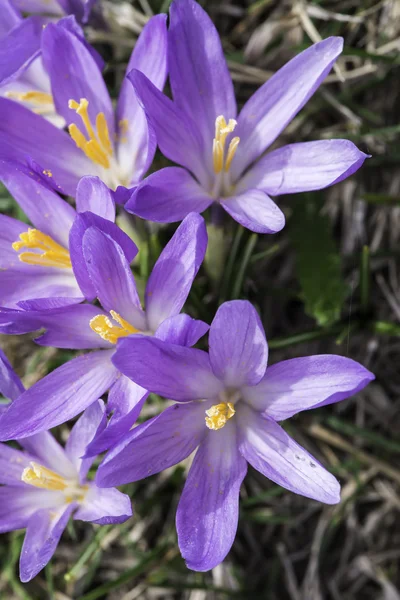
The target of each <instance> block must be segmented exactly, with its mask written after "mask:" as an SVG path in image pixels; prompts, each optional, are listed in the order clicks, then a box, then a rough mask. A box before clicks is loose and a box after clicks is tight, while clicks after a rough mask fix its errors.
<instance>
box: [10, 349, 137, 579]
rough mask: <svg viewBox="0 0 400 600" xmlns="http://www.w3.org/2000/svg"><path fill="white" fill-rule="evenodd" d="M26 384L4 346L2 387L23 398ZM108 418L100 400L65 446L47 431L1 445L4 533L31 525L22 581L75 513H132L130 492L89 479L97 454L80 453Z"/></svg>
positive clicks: (106, 517)
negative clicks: (13, 445)
mask: <svg viewBox="0 0 400 600" xmlns="http://www.w3.org/2000/svg"><path fill="white" fill-rule="evenodd" d="M23 389H24V388H23V385H22V383H21V381H20V379H19V378H18V377H17V375H16V374H15V373H14V371H13V370H12V368H11V365H10V363H9V362H8V360H7V358H6V357H5V355H4V354H3V353H2V352H1V351H0V391H1V392H2V393H3V394H4V395H6V396H8V398H9V399H10V400H12V401H18V400H17V398H18V397H19V395H20V394H21V392H22V391H23ZM104 420H105V414H104V404H103V402H101V400H98V401H97V402H95V403H94V404H93V405H92V406H91V407H90V408H88V409H87V410H86V411H85V412H84V414H83V415H82V417H81V418H80V419H79V420H78V421H77V423H76V424H75V425H74V427H73V428H72V430H71V433H70V435H69V438H68V441H67V443H66V446H65V449H64V448H62V447H61V446H60V445H59V444H58V442H57V441H56V440H55V439H54V437H53V436H52V435H51V433H49V432H48V431H44V432H42V433H39V434H37V435H33V436H31V437H27V438H25V439H24V440H21V442H20V445H21V446H22V447H23V451H21V450H16V449H14V448H11V447H10V446H7V445H6V444H0V484H2V485H1V486H0V533H5V532H7V531H14V530H15V529H22V528H25V527H26V535H25V540H24V544H23V546H22V552H21V560H20V577H21V581H23V582H26V581H30V580H31V579H32V578H33V577H35V575H37V574H38V573H39V571H41V570H42V569H43V567H45V566H46V564H47V563H48V562H49V560H50V559H51V557H52V556H53V554H54V552H55V550H56V548H57V544H58V542H59V540H60V537H61V535H62V533H63V531H64V529H65V527H66V526H67V523H68V520H69V518H70V517H71V516H73V519H74V520H80V521H90V522H92V523H96V524H99V525H107V524H111V523H123V522H124V521H126V520H127V519H129V517H131V516H132V506H131V501H130V499H129V497H128V496H127V495H126V494H122V493H121V492H119V491H118V490H116V489H113V488H111V489H108V490H104V489H101V488H99V487H98V486H97V485H96V484H95V483H94V482H92V481H88V480H87V474H88V471H89V469H90V467H91V465H92V463H93V459H82V458H81V457H82V456H83V455H84V454H85V450H86V447H87V446H88V444H89V443H90V442H91V440H92V439H93V436H94V434H95V433H96V431H97V430H98V429H99V427H101V425H102V423H103V424H104Z"/></svg>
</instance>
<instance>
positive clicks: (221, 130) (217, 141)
mask: <svg viewBox="0 0 400 600" xmlns="http://www.w3.org/2000/svg"><path fill="white" fill-rule="evenodd" d="M236 125H237V122H236V121H235V119H229V121H228V123H227V122H226V120H225V117H224V116H222V115H220V116H219V117H217V118H216V119H215V137H214V140H213V166H214V172H215V173H216V174H218V173H220V172H221V171H222V170H225V171H229V169H230V166H231V163H232V160H233V157H234V156H235V153H236V150H237V147H238V145H239V142H240V138H238V137H235V138H233V139H232V140H231V142H230V144H229V146H228V152H227V155H226V157H225V144H226V138H227V136H228V135H229V134H230V133H232V132H233V131H234V130H235V127H236Z"/></svg>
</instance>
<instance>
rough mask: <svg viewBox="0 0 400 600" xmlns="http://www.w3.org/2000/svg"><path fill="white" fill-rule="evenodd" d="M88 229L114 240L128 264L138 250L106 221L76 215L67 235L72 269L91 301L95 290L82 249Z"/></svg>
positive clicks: (91, 215)
mask: <svg viewBox="0 0 400 600" xmlns="http://www.w3.org/2000/svg"><path fill="white" fill-rule="evenodd" d="M89 227H96V228H97V229H99V230H100V231H103V232H104V233H106V234H107V235H108V236H109V237H111V238H112V239H113V240H115V242H117V244H118V245H119V246H120V247H121V248H122V250H123V252H124V254H125V256H126V259H127V260H128V262H131V261H132V260H133V259H134V258H135V256H136V254H137V252H138V249H137V247H136V245H135V244H134V242H133V241H132V240H131V238H130V237H129V236H127V235H126V233H124V232H123V231H122V229H120V228H119V227H118V226H117V225H115V223H112V222H111V221H109V220H108V219H104V218H103V217H100V216H99V215H95V214H94V213H91V212H83V213H78V214H77V215H76V217H75V221H74V224H73V225H72V227H71V231H70V234H69V247H70V256H71V262H72V268H73V270H74V274H75V277H76V280H77V281H78V283H79V286H80V288H81V290H82V292H83V293H84V294H85V296H86V299H87V300H89V301H92V300H94V299H95V298H96V290H95V288H94V286H93V283H92V281H91V279H90V276H89V273H88V269H87V263H86V260H85V257H84V255H83V248H82V243H83V236H84V235H85V233H86V230H87V229H88V228H89Z"/></svg>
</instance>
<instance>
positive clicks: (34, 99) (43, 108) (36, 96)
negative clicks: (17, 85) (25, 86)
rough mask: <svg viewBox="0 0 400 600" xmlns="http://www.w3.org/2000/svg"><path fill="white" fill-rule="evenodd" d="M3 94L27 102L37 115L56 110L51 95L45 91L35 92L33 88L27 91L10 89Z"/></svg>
mask: <svg viewBox="0 0 400 600" xmlns="http://www.w3.org/2000/svg"><path fill="white" fill-rule="evenodd" d="M5 96H6V98H11V100H18V101H19V102H28V103H29V104H31V106H32V108H31V110H32V112H34V113H36V114H37V115H47V114H52V113H55V112H56V109H55V106H54V102H53V96H52V95H51V94H47V93H46V92H37V91H34V90H32V91H29V92H14V91H12V90H10V91H9V92H6V94H5Z"/></svg>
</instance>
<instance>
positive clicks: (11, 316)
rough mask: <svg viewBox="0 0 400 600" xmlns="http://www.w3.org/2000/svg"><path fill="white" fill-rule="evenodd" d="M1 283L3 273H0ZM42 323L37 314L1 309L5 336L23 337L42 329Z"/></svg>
mask: <svg viewBox="0 0 400 600" xmlns="http://www.w3.org/2000/svg"><path fill="white" fill-rule="evenodd" d="M0 281H1V272H0ZM40 327H41V321H40V318H38V314H37V313H35V312H31V313H29V312H27V311H25V310H18V309H13V308H5V307H4V306H2V307H1V308H0V332H1V333H3V334H5V335H21V334H22V333H29V332H31V331H36V330H37V329H40Z"/></svg>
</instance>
